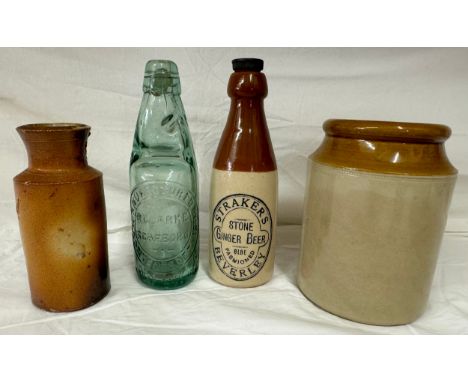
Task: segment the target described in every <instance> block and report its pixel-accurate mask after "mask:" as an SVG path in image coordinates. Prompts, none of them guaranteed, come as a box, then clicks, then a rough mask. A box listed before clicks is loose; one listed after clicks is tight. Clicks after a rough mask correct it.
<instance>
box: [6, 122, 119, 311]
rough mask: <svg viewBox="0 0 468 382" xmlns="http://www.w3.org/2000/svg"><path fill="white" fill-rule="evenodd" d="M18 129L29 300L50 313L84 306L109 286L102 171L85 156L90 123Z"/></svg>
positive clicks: (18, 199)
mask: <svg viewBox="0 0 468 382" xmlns="http://www.w3.org/2000/svg"><path fill="white" fill-rule="evenodd" d="M17 131H18V133H19V135H20V136H21V138H22V140H23V142H24V143H25V145H26V149H27V152H28V160H29V165H28V168H27V169H26V170H25V171H23V172H22V173H20V174H19V175H17V176H16V177H15V178H14V186H15V195H16V211H17V214H18V220H19V226H20V232H21V239H22V243H23V249H24V254H25V257H26V265H27V270H28V277H29V287H30V290H31V298H32V302H33V303H34V305H36V306H38V307H39V308H41V309H45V310H49V311H55V312H67V311H73V310H78V309H83V308H86V307H88V306H90V305H92V304H94V303H96V302H98V301H99V300H101V299H102V298H103V297H104V296H105V295H106V294H107V293H108V292H109V290H110V281H109V266H108V255H107V225H106V211H105V201H104V192H103V183H102V173H101V172H99V171H97V170H96V169H94V168H92V167H90V166H88V164H87V160H86V142H87V138H88V136H89V132H90V127H89V126H86V125H81V124H65V123H64V124H33V125H24V126H20V127H18V128H17Z"/></svg>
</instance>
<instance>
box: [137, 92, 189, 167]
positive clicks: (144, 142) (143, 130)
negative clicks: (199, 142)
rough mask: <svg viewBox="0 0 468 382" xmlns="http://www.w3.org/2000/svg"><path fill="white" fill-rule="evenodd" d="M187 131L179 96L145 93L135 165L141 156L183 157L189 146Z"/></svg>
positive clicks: (141, 109)
mask: <svg viewBox="0 0 468 382" xmlns="http://www.w3.org/2000/svg"><path fill="white" fill-rule="evenodd" d="M186 128H187V122H186V118H185V112H184V108H183V105H182V100H181V98H180V96H179V94H177V93H162V94H159V93H154V92H152V91H147V92H145V93H144V95H143V100H142V103H141V107H140V113H139V116H138V122H137V128H136V131H135V137H134V145H133V155H134V156H135V157H134V158H133V159H132V163H133V161H134V160H137V159H138V158H140V157H142V156H169V157H174V156H181V155H182V153H183V150H184V147H185V146H186V145H185V141H184V139H185V135H186V134H188V133H187V132H186V131H185V130H186ZM181 133H182V134H181Z"/></svg>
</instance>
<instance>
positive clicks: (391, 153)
mask: <svg viewBox="0 0 468 382" xmlns="http://www.w3.org/2000/svg"><path fill="white" fill-rule="evenodd" d="M323 129H324V131H325V133H326V137H325V139H324V140H323V142H322V144H321V145H320V147H319V148H318V149H317V150H316V151H315V152H314V153H313V154H312V158H313V159H314V160H315V161H317V162H319V163H323V164H327V165H330V166H335V167H346V168H350V169H356V170H360V171H370V172H379V173H385V174H399V175H419V176H425V175H453V174H456V173H457V170H456V169H455V168H454V167H453V166H452V164H451V163H450V162H449V160H448V158H447V156H446V153H445V148H444V144H443V142H444V141H445V140H446V139H447V138H448V137H449V136H450V129H449V128H448V127H447V126H444V125H435V124H421V123H405V122H382V121H353V120H328V121H326V122H325V123H324V127H323Z"/></svg>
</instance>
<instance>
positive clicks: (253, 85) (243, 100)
mask: <svg viewBox="0 0 468 382" xmlns="http://www.w3.org/2000/svg"><path fill="white" fill-rule="evenodd" d="M233 68H234V70H235V72H234V73H232V74H231V77H230V78H229V83H228V95H229V97H231V108H230V110H229V115H228V119H227V122H226V127H225V128H224V131H223V134H222V136H221V139H220V141H219V144H218V150H217V151H216V155H215V158H214V163H213V167H214V168H216V169H218V170H226V171H247V172H266V171H274V170H276V160H275V154H274V152H273V146H272V144H271V139H270V134H269V132H268V126H267V122H266V118H265V112H264V109H263V99H264V98H265V97H266V96H267V94H268V86H267V80H266V77H265V75H264V74H263V73H261V70H262V69H263V61H262V60H259V59H236V60H233Z"/></svg>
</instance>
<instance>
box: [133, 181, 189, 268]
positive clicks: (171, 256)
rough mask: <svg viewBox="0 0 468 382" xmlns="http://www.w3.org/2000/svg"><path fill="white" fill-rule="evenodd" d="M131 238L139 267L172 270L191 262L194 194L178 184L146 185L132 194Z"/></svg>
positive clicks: (149, 183)
mask: <svg viewBox="0 0 468 382" xmlns="http://www.w3.org/2000/svg"><path fill="white" fill-rule="evenodd" d="M130 206H131V211H132V236H133V245H134V248H135V253H136V255H137V257H138V259H139V260H140V261H141V262H142V265H146V266H149V267H151V266H153V265H155V266H159V267H160V266H174V265H183V264H184V263H185V262H187V261H188V260H190V258H191V256H190V254H191V253H192V252H193V250H194V247H195V245H196V242H197V240H195V239H196V237H195V235H197V232H198V221H197V219H196V218H194V217H196V208H197V204H196V200H195V197H194V195H193V193H192V192H191V191H190V190H188V189H186V188H184V187H182V186H181V185H179V184H177V183H170V182H145V183H142V184H140V185H138V186H137V187H135V188H134V189H133V191H132V194H131V198H130Z"/></svg>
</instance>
